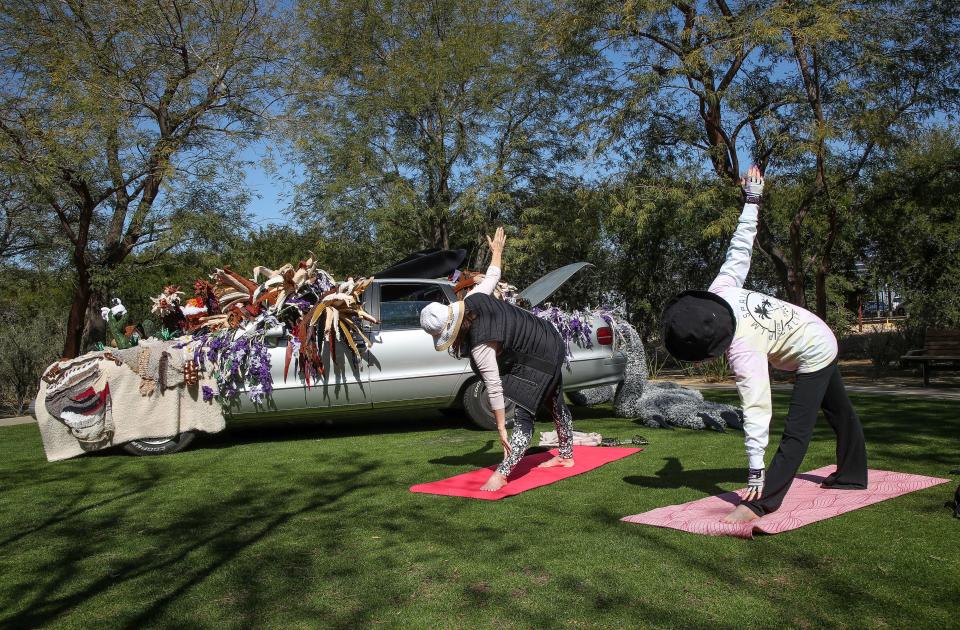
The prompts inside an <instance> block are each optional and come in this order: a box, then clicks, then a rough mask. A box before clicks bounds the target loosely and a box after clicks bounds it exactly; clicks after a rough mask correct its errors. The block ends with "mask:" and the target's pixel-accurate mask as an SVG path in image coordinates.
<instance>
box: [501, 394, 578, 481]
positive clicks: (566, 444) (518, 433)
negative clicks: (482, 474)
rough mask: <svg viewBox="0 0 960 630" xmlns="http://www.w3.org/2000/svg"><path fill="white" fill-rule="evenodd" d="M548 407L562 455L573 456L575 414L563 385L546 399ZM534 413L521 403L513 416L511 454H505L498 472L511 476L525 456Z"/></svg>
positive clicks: (531, 432) (531, 431)
mask: <svg viewBox="0 0 960 630" xmlns="http://www.w3.org/2000/svg"><path fill="white" fill-rule="evenodd" d="M546 405H547V409H549V410H550V415H551V416H552V417H553V424H554V425H555V426H556V427H557V440H558V442H559V443H560V449H559V452H560V457H565V458H570V457H573V415H572V414H571V413H570V409H569V408H567V405H566V404H565V403H564V402H563V387H561V386H560V385H557V387H556V388H554V390H553V392H551V393H550V394H549V395H548V396H547V399H546ZM533 420H534V414H532V413H530V412H529V411H528V410H527V409H524V408H523V407H521V406H520V405H517V410H516V412H515V413H514V416H513V435H511V436H510V455H504V457H503V461H502V462H501V463H500V465H499V466H498V467H497V472H498V473H500V474H501V475H503V476H504V477H509V476H510V472H511V471H512V470H513V468H514V466H516V465H517V463H518V462H519V461H520V460H521V459H522V458H523V454H524V453H525V452H526V450H527V447H528V446H529V445H530V439H531V438H532V437H533Z"/></svg>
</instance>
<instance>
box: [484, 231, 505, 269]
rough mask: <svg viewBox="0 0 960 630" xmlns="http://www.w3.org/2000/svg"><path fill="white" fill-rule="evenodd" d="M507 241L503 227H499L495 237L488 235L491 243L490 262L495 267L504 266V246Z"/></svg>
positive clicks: (488, 240) (488, 241) (488, 242)
mask: <svg viewBox="0 0 960 630" xmlns="http://www.w3.org/2000/svg"><path fill="white" fill-rule="evenodd" d="M506 242H507V235H506V233H505V232H504V231H503V227H498V228H497V231H496V232H495V233H494V235H493V238H490V237H489V236H488V237H487V244H488V245H490V264H491V265H492V266H494V267H497V268H500V269H502V268H503V258H502V256H503V246H504V244H506Z"/></svg>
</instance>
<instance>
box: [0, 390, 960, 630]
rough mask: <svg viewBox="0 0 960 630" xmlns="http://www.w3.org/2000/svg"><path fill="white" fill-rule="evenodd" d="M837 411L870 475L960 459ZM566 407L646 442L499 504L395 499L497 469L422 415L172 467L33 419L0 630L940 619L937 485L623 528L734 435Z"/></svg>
mask: <svg viewBox="0 0 960 630" xmlns="http://www.w3.org/2000/svg"><path fill="white" fill-rule="evenodd" d="M712 397H713V398H715V399H723V400H729V399H730V398H731V396H730V395H725V394H715V395H714V396H712ZM854 403H855V404H856V406H857V408H858V410H859V412H860V414H861V417H862V419H863V422H864V426H865V429H866V434H867V440H868V451H869V456H870V464H871V466H872V467H875V468H885V469H895V470H900V471H905V472H912V473H919V474H928V475H935V476H946V473H947V472H948V471H949V470H950V469H951V468H954V467H957V466H960V417H958V416H960V414H958V412H960V404H957V403H946V402H931V401H926V400H919V399H906V398H894V397H873V396H856V397H854ZM776 404H777V408H778V410H780V411H782V410H784V409H785V404H786V398H785V397H784V396H782V395H778V396H776ZM574 411H575V413H574V415H575V417H576V427H577V428H578V429H580V430H587V431H599V432H601V433H603V434H604V435H612V436H619V437H622V438H629V437H631V436H632V435H634V434H635V433H641V434H643V435H645V436H646V437H647V438H648V439H649V440H650V442H651V444H650V445H649V446H648V447H647V449H646V451H645V452H643V453H639V454H637V455H633V456H631V457H628V458H627V459H624V460H620V461H617V462H614V463H612V464H608V465H606V466H604V467H602V468H600V469H598V470H595V471H593V472H589V473H586V474H584V475H580V476H578V477H574V478H571V479H567V480H565V481H561V482H559V483H557V484H554V485H551V486H547V487H544V488H540V489H537V490H534V491H531V492H527V493H525V494H522V495H519V496H516V497H512V498H508V499H505V500H502V501H497V502H487V501H476V500H470V499H459V498H453V497H438V496H432V495H425V494H412V493H410V492H408V490H407V489H408V487H409V486H410V485H411V484H414V483H419V482H424V481H433V480H436V479H440V478H444V477H448V476H451V475H454V474H457V473H460V472H464V471H466V470H470V469H473V468H476V467H478V466H486V465H490V464H494V463H496V462H497V461H499V458H500V455H499V452H498V450H499V449H498V447H497V445H496V443H495V442H494V440H493V439H492V437H493V436H492V434H490V433H485V432H481V431H475V430H471V429H465V428H463V425H462V421H461V420H459V419H448V418H444V417H442V416H440V415H439V414H435V413H432V412H417V411H401V412H397V413H396V414H392V415H385V414H379V415H373V416H371V415H367V416H365V417H351V418H348V419H345V420H342V421H340V422H336V423H332V424H331V423H330V422H327V421H322V420H321V421H310V422H306V421H304V422H298V423H292V422H282V423H281V422H276V423H269V422H260V423H256V424H254V423H246V424H238V425H235V426H233V427H231V428H230V429H229V430H228V431H227V432H225V433H222V434H219V435H216V436H207V437H206V438H205V439H202V440H199V439H198V441H197V442H195V447H194V448H192V449H191V450H189V451H187V452H184V453H180V454H177V455H172V456H166V457H152V458H143V457H141V458H136V457H130V456H126V455H122V454H116V453H110V454H104V455H99V454H98V455H95V456H87V457H83V458H79V459H75V460H70V461H66V462H60V463H55V464H50V463H47V462H46V461H45V459H44V457H43V452H42V449H41V445H40V438H39V435H38V434H37V429H36V427H35V426H33V425H24V426H14V427H8V428H0V480H2V481H0V483H2V486H0V627H39V626H55V627H65V628H91V627H114V626H115V627H129V628H139V627H144V626H152V627H170V628H208V627H216V628H222V627H236V628H249V627H278V628H279V627H284V628H288V627H300V628H314V627H351V628H353V627H358V626H377V625H381V626H388V627H409V628H440V627H444V628H486V627H489V628H551V627H584V628H608V627H644V626H651V627H683V626H686V627H694V626H700V627H703V626H715V627H744V628H761V627H812V626H816V627H825V626H841V627H842V626H847V627H879V626H893V627H908V626H909V627H948V626H956V624H957V623H958V616H957V615H958V613H957V604H958V602H960V554H958V549H960V521H957V520H955V519H953V518H952V517H951V513H950V511H949V510H947V509H946V508H945V507H944V502H945V501H947V500H948V499H950V498H951V496H952V493H953V490H954V489H955V487H956V484H950V485H942V486H938V487H935V488H931V489H927V490H924V491H920V492H915V493H912V494H908V495H906V496H903V497H900V498H897V499H893V500H890V501H886V502H883V503H879V504H876V505H872V506H869V507H866V508H863V509H860V510H856V511H854V512H850V513H848V514H845V515H843V516H841V517H839V518H834V519H830V520H827V521H822V522H820V523H815V524H813V525H810V526H807V527H804V528H802V529H799V530H796V531H793V532H788V533H785V534H780V535H777V536H766V537H758V538H757V539H755V540H752V541H750V540H737V539H732V538H709V537H705V536H696V535H693V534H687V533H682V532H677V531H673V530H666V529H657V528H653V527H644V526H639V525H630V524H627V523H622V522H619V520H618V519H619V518H620V517H621V516H624V515H627V514H635V513H637V512H642V511H645V510H649V509H652V508H655V507H659V506H663V505H668V504H672V503H680V502H684V501H690V500H692V499H697V498H700V497H704V496H707V495H711V494H716V493H719V492H722V491H726V490H732V489H735V488H738V487H742V485H743V483H742V482H743V478H744V475H745V471H744V467H745V456H744V454H743V444H742V434H740V433H737V432H728V433H726V434H717V433H713V432H694V431H686V430H675V431H664V430H655V429H647V428H642V427H638V426H637V425H635V424H633V423H631V422H630V421H627V420H624V419H619V418H613V417H611V416H612V414H611V412H610V409H609V408H598V409H592V410H584V409H575V410H574ZM549 427H550V425H547V424H543V425H540V427H539V428H542V429H544V430H547V429H548V428H549ZM778 432H779V429H778V427H777V426H775V427H774V429H773V434H774V435H775V436H776V435H777V434H778ZM831 436H832V434H831V433H830V430H829V428H828V427H827V426H826V423H825V422H823V421H822V420H821V422H820V425H819V426H818V430H817V433H816V436H815V439H814V443H813V444H812V446H811V449H810V452H809V454H808V455H807V459H806V461H805V462H804V466H803V469H804V470H806V469H812V468H816V467H819V466H823V465H826V464H830V463H832V457H833V442H832V439H831ZM776 439H777V438H776V437H775V438H774V444H773V445H772V447H771V448H775V444H776Z"/></svg>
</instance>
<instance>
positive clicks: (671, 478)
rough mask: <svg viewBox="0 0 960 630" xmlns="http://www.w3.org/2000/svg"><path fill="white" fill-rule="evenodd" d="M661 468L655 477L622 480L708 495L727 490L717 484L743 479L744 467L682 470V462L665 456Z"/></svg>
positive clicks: (629, 477)
mask: <svg viewBox="0 0 960 630" xmlns="http://www.w3.org/2000/svg"><path fill="white" fill-rule="evenodd" d="M665 459H666V463H665V464H664V465H663V468H661V469H660V470H658V471H657V472H656V473H655V474H656V476H655V477H650V476H642V475H630V476H628V477H624V478H623V480H624V481H626V482H627V483H631V484H633V485H636V486H641V487H644V488H658V489H679V488H691V489H693V490H697V491H699V492H703V493H706V494H708V495H711V496H712V495H716V494H723V493H725V492H729V490H727V489H725V488H721V487H720V485H719V484H721V483H726V482H731V481H743V480H744V469H742V468H718V469H699V470H684V468H683V463H682V462H681V461H680V460H679V459H678V458H676V457H667V458H665Z"/></svg>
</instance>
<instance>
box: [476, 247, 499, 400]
mask: <svg viewBox="0 0 960 630" xmlns="http://www.w3.org/2000/svg"><path fill="white" fill-rule="evenodd" d="M500 273H501V272H500V268H499V267H495V266H493V265H490V266H489V267H487V273H486V274H485V275H484V277H483V280H481V281H480V282H479V283H477V284H476V285H475V286H474V287H473V288H472V289H470V292H469V293H467V297H470V296H471V295H473V294H474V293H485V294H487V295H491V294H492V293H493V290H494V289H496V288H497V283H498V282H499V281H500ZM498 354H500V342H498V341H488V342H485V343H479V344H477V345H476V346H474V347H473V349H472V350H471V351H470V355H471V356H472V357H473V361H474V363H476V364H477V368H479V370H480V376H481V378H483V383H484V385H486V386H487V397H488V398H489V400H490V408H491V409H493V410H497V409H503V408H504V407H505V406H506V404H505V402H504V400H503V383H502V382H501V381H500V367H499V366H498V365H497V355H498Z"/></svg>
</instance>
